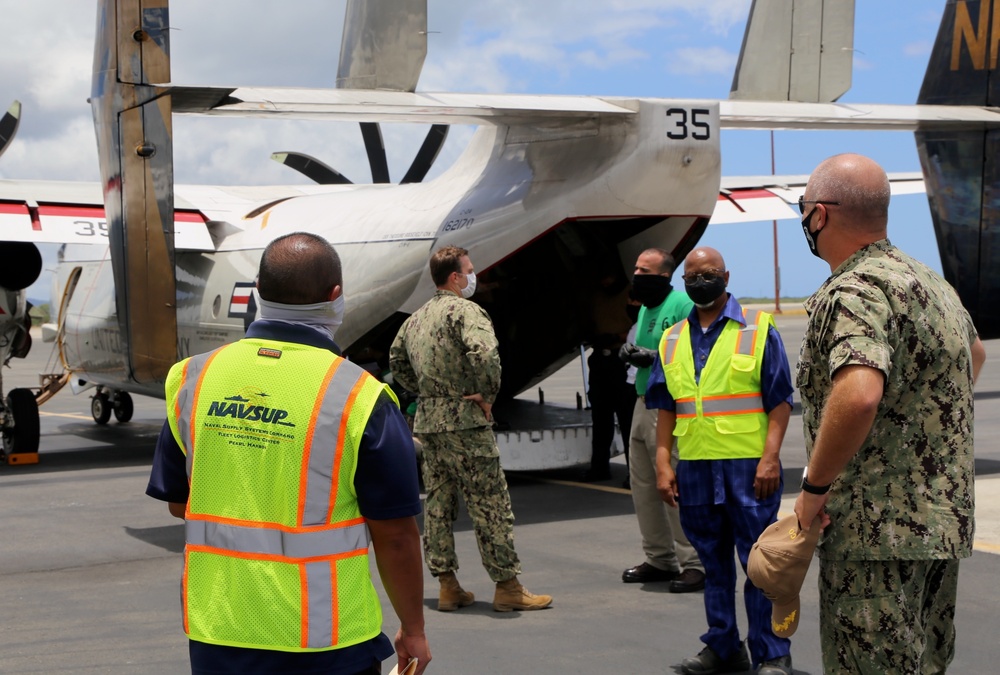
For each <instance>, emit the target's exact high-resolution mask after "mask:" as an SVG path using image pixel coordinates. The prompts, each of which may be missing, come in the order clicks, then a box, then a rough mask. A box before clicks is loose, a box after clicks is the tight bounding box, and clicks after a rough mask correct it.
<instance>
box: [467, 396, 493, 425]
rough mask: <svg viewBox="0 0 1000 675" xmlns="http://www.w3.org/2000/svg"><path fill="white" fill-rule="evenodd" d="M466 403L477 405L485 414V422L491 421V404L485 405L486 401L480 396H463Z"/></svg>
mask: <svg viewBox="0 0 1000 675" xmlns="http://www.w3.org/2000/svg"><path fill="white" fill-rule="evenodd" d="M462 398H464V399H465V400H466V401H472V402H473V403H475V404H476V405H478V406H479V407H480V408H481V409H482V411H483V412H484V413H486V421H487V422H492V421H493V404H492V403H487V402H486V399H484V398H483V395H482V394H469V395H468V396H463V397H462Z"/></svg>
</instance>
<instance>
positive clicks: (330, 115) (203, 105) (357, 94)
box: [169, 87, 1000, 131]
mask: <svg viewBox="0 0 1000 675" xmlns="http://www.w3.org/2000/svg"><path fill="white" fill-rule="evenodd" d="M169 91H170V93H171V94H172V98H173V106H174V107H173V110H174V112H175V113H182V114H204V115H226V116H236V117H259V116H264V117H268V116H271V117H287V118H295V119H338V120H343V121H356V122H357V121H368V122H416V123H421V124H431V123H444V124H516V123H522V124H523V123H531V124H538V125H545V124H546V123H555V122H558V123H560V124H566V123H569V122H572V121H574V120H576V121H585V120H592V119H594V118H595V117H599V116H608V115H610V116H614V115H627V114H632V113H634V112H635V105H636V103H635V99H626V98H598V97H593V96H550V95H518V94H446V93H441V94H429V93H413V92H406V91H373V90H357V89H300V88H291V87H287V88H285V87H222V88H218V87H172V88H170V90H169ZM720 121H721V124H722V127H723V128H729V129H852V130H870V131H915V130H918V129H921V130H933V129H953V130H954V129H983V128H987V127H990V128H994V127H1000V111H998V110H997V109H996V108H990V107H986V106H958V105H873V104H864V103H799V102H790V101H744V100H727V101H720Z"/></svg>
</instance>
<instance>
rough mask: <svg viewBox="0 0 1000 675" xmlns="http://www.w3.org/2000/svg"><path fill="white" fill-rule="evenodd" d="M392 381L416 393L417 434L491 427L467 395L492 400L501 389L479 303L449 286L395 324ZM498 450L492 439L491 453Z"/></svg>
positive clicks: (490, 328) (488, 325)
mask: <svg viewBox="0 0 1000 675" xmlns="http://www.w3.org/2000/svg"><path fill="white" fill-rule="evenodd" d="M389 368H390V369H391V370H392V374H393V377H394V378H395V380H396V382H398V383H399V384H400V385H402V386H403V387H404V388H405V389H407V390H409V391H411V392H413V393H415V394H417V395H418V396H419V399H418V401H417V414H416V416H415V418H414V420H413V431H414V433H416V434H421V433H436V432H441V431H454V430H456V429H474V428H477V427H489V426H491V423H490V421H489V420H488V419H486V414H485V413H484V412H483V411H482V409H481V408H480V407H479V406H478V405H477V404H476V403H474V402H473V401H467V400H465V399H463V398H462V397H463V396H467V395H469V394H482V396H483V398H484V399H485V400H486V401H487V402H488V403H493V400H494V399H495V398H496V395H497V392H498V391H500V354H499V352H498V351H497V338H496V334H495V333H494V332H493V322H492V321H490V316H489V314H487V313H486V310H484V309H483V308H482V307H480V306H479V305H477V304H476V303H474V302H472V301H471V300H466V299H465V298H460V297H459V296H457V295H455V294H454V293H451V292H449V291H442V290H438V291H437V292H436V293H435V294H434V297H432V298H431V299H430V300H428V301H427V303H426V304H425V305H424V306H423V307H421V308H420V309H418V310H417V311H416V312H414V313H413V315H412V316H410V318H408V319H407V320H406V321H405V322H404V323H403V326H402V327H401V328H400V329H399V333H398V334H397V335H396V339H395V340H394V341H393V343H392V347H391V348H390V349H389ZM491 454H493V455H498V454H499V453H498V451H497V449H496V444H495V443H494V445H493V450H492V452H491Z"/></svg>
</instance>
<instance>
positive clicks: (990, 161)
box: [0, 0, 1000, 469]
mask: <svg viewBox="0 0 1000 675" xmlns="http://www.w3.org/2000/svg"><path fill="white" fill-rule="evenodd" d="M995 3H996V4H998V5H1000V0H995ZM998 11H1000V9H998V8H995V7H994V0H982V1H980V0H949V1H948V2H947V4H946V7H945V14H944V18H943V20H942V24H941V29H940V33H939V37H938V41H937V44H936V46H935V49H934V53H933V55H932V57H931V62H930V66H929V67H928V71H927V75H926V78H925V81H924V86H923V89H922V91H921V94H920V99H919V103H920V104H919V105H916V106H883V105H860V104H851V105H842V104H836V103H834V101H836V100H837V99H838V98H839V97H840V96H841V94H843V93H844V92H845V91H846V90H847V88H848V87H849V86H850V77H851V59H852V52H851V46H852V44H853V0H818V1H817V0H810V1H809V2H805V1H804V0H793V1H792V2H789V1H788V0H780V1H779V0H755V2H754V3H753V6H752V8H751V15H750V19H749V21H748V24H747V29H746V34H745V36H744V43H743V48H742V52H741V56H740V63H739V65H738V67H737V72H736V77H735V79H734V82H733V89H732V94H731V97H730V100H728V101H713V100H671V99H629V98H598V97H574V96H538V95H531V96H518V95H490V94H451V93H435V94H429V93H417V92H415V86H416V82H417V78H418V76H419V73H420V68H421V64H422V62H423V55H424V53H425V51H426V32H427V26H426V2H425V0H368V1H367V2H363V1H360V0H359V1H354V0H349V2H348V7H347V18H346V21H345V25H344V38H343V42H342V47H341V60H340V68H339V71H338V79H337V85H338V86H337V88H335V89H328V90H303V89H290V88H263V87H225V88H219V87H184V86H178V85H175V84H172V83H171V78H170V51H169V28H170V27H169V24H168V0H100V2H99V9H98V32H97V44H96V49H95V59H94V79H93V90H92V96H91V103H92V107H93V112H94V119H95V125H96V128H97V138H98V146H99V152H100V156H101V165H102V167H101V168H102V185H101V186H97V185H83V184H75V183H52V182H29V181H0V241H2V243H0V268H2V269H4V270H6V269H8V268H10V269H15V268H17V269H21V268H22V267H25V268H28V269H27V270H26V271H24V272H23V274H22V277H23V278H16V279H12V280H10V281H4V280H3V279H0V283H4V284H9V285H7V286H5V288H6V289H7V290H8V291H9V292H11V293H13V294H14V295H18V293H19V289H20V288H23V287H25V286H26V285H28V284H30V283H31V281H28V283H27V284H25V283H24V282H25V281H27V277H29V276H31V270H32V269H33V266H29V265H28V264H27V261H28V259H29V258H31V255H30V254H28V253H26V252H25V247H26V246H27V247H31V248H33V244H34V243H37V242H55V243H60V242H61V243H64V244H65V246H64V247H63V248H62V249H61V252H60V261H59V268H58V272H57V275H56V278H55V284H56V287H57V289H58V292H57V294H56V295H54V296H53V297H58V298H59V299H60V300H59V312H58V315H57V322H56V324H54V325H53V326H51V327H49V329H48V331H47V332H48V336H49V337H51V338H52V339H54V340H55V341H56V343H57V345H58V349H59V352H60V355H61V358H62V363H63V365H64V368H65V372H66V373H67V376H65V378H64V379H68V380H69V382H70V383H71V385H73V388H74V390H75V391H82V390H84V389H88V388H92V389H93V391H94V394H93V397H92V401H91V412H92V414H93V417H94V419H95V421H97V422H99V423H105V422H107V421H108V419H109V418H110V416H111V415H112V414H114V415H115V416H116V417H117V419H118V420H119V421H126V420H127V419H128V418H129V417H131V414H132V405H131V399H130V397H129V392H133V393H141V394H148V395H152V396H160V397H162V395H163V379H164V377H165V375H166V371H167V369H168V368H169V366H170V365H171V364H172V363H174V362H175V361H176V360H177V358H178V357H185V356H188V355H190V354H193V353H198V352H201V351H206V350H210V349H213V348H215V347H217V346H219V345H221V344H224V343H226V342H230V341H232V340H235V339H238V338H240V337H241V336H242V335H243V332H244V329H245V325H246V323H247V322H248V321H249V320H250V319H252V317H253V314H254V312H255V303H254V299H253V293H252V287H253V281H254V276H255V273H256V268H257V263H258V261H259V258H260V254H261V251H262V250H263V248H264V246H266V244H267V243H268V242H269V241H271V240H272V239H274V238H275V237H277V236H280V235H282V234H285V233H288V232H292V231H298V230H308V231H311V232H315V233H317V234H321V235H323V236H324V237H326V238H327V239H328V240H329V241H330V242H331V243H332V244H334V246H336V247H337V249H338V250H339V251H340V253H341V256H342V257H343V260H344V272H345V288H347V289H349V292H348V294H347V313H346V317H345V322H344V325H343V327H342V328H341V330H340V332H339V333H338V341H340V342H341V345H342V346H343V347H344V348H345V351H346V354H347V355H348V356H349V357H350V358H352V359H353V360H356V361H359V362H366V363H373V364H376V365H375V366H374V367H377V366H378V365H379V364H381V365H384V362H385V358H384V357H385V353H386V351H387V347H388V344H389V343H390V342H391V340H392V338H393V337H394V335H395V333H396V330H397V329H398V327H399V326H400V324H401V323H402V321H403V320H404V319H405V317H406V316H407V315H408V314H409V313H410V312H412V311H414V310H415V309H416V308H417V307H419V306H420V305H421V304H422V303H423V302H425V301H426V300H427V298H428V297H429V296H430V295H431V293H432V292H433V284H432V283H431V280H430V278H429V273H428V271H427V265H426V263H427V259H428V257H429V255H430V253H431V251H432V250H434V249H436V248H438V247H440V246H443V245H447V244H456V245H460V246H463V247H465V248H467V249H469V250H470V253H471V255H472V257H473V259H474V260H475V261H476V265H477V268H478V269H479V270H482V272H481V274H480V278H481V287H482V288H483V289H484V290H483V291H482V292H480V293H479V294H477V296H476V298H475V299H476V300H477V301H478V302H480V303H481V304H482V305H483V306H484V307H485V308H486V309H487V310H488V311H489V313H490V315H491V316H492V317H493V320H494V322H495V325H496V329H497V333H498V336H499V338H500V345H501V347H500V349H501V356H502V358H503V363H504V378H503V389H502V392H501V398H502V399H503V400H509V399H511V398H512V397H513V396H514V395H515V394H517V393H519V392H521V391H524V390H525V389H526V388H528V387H530V386H532V385H533V384H534V383H536V382H538V381H540V380H541V379H543V378H544V377H545V376H547V375H548V374H550V373H551V372H553V371H554V370H555V369H556V368H558V367H560V366H561V365H563V364H564V363H566V362H567V361H568V360H570V359H571V358H572V357H573V356H575V354H576V353H577V349H578V345H579V344H581V343H582V342H584V341H586V340H588V339H589V338H590V337H592V336H593V335H594V334H596V333H597V332H598V331H599V330H606V329H607V326H608V324H609V322H610V324H615V323H619V324H624V323H626V322H627V319H626V318H625V316H624V313H622V316H621V317H607V316H597V315H595V309H594V308H595V307H601V306H607V303H606V302H601V301H602V300H607V299H608V296H609V295H618V296H621V297H620V299H623V295H624V293H625V288H626V286H627V282H628V274H627V270H628V269H630V265H631V262H632V261H633V260H634V259H635V257H636V255H637V254H638V252H639V251H641V250H642V249H643V248H645V247H646V246H647V245H649V244H650V243H651V242H656V243H657V245H659V246H663V247H665V248H667V249H670V250H672V251H673V253H674V255H675V256H676V257H677V258H678V259H680V258H682V257H683V256H684V255H686V254H687V252H688V251H690V250H691V248H693V247H694V245H695V244H696V242H697V241H698V239H699V237H700V236H701V234H702V233H703V232H704V230H705V227H706V226H707V224H708V222H709V219H710V218H711V217H712V216H713V213H714V214H715V220H716V221H718V222H736V221H751V220H770V219H773V218H778V217H780V218H787V217H789V216H790V215H791V213H792V211H791V209H790V204H793V203H794V202H795V201H796V200H797V199H798V197H799V195H800V194H801V192H802V190H803V188H804V177H799V178H798V179H789V178H784V179H783V178H781V177H778V178H771V179H769V181H763V180H760V181H753V182H750V181H735V182H730V181H726V182H723V181H722V178H721V175H720V173H721V172H720V144H719V132H720V129H721V128H723V127H729V128H783V129H815V128H845V129H847V128H850V129H866V130H913V131H916V132H917V141H918V145H919V147H920V156H921V161H922V165H923V168H924V177H925V180H926V186H927V191H928V194H929V197H930V204H931V209H932V211H933V214H934V222H935V229H936V231H937V234H938V239H939V244H940V246H941V250H942V257H943V261H944V269H945V273H946V276H947V277H948V279H949V281H951V282H952V283H953V284H955V285H956V287H957V288H958V289H959V291H960V292H961V293H962V297H963V300H964V301H965V303H966V304H967V306H969V308H970V309H971V310H972V312H973V314H974V316H975V318H976V320H977V324H978V325H979V327H980V330H981V331H982V333H983V335H984V337H994V336H997V335H1000V312H998V311H997V310H996V309H995V307H994V306H991V305H989V304H988V303H983V304H982V305H980V303H979V298H980V297H988V295H987V293H988V292H989V291H992V290H994V289H993V286H994V285H996V283H997V281H996V279H997V275H996V274H995V272H994V273H993V275H992V276H991V274H990V270H991V269H997V268H996V267H993V268H991V267H990V265H992V264H993V263H994V261H993V259H992V257H991V256H996V255H997V254H996V253H994V252H993V251H995V250H997V247H996V246H994V245H993V243H994V239H995V238H996V236H995V235H994V231H995V228H996V225H995V223H996V222H997V212H996V209H997V203H996V199H997V198H996V192H995V186H996V185H997V183H998V173H997V169H996V167H995V162H996V158H997V152H996V150H997V143H996V138H997V136H996V134H997V131H996V129H997V128H998V126H1000V113H998V112H997V110H996V109H993V108H991V107H989V106H991V105H996V101H997V98H998V86H997V83H996V81H995V79H994V78H993V74H994V72H995V68H996V60H997V53H996V52H997V49H998V47H997V45H998V41H997V40H996V39H993V38H991V34H992V31H994V30H1000V28H998V29H994V27H993V26H994V24H996V23H998V22H996V21H991V20H990V16H991V12H992V13H993V14H992V15H996V13H997V12H998ZM174 114H205V115H219V116H258V117H261V116H262V117H283V118H288V117H294V118H304V119H336V120H343V121H357V122H360V123H362V130H363V134H364V137H365V141H366V148H367V149H368V154H369V160H370V162H371V164H372V167H373V176H374V177H375V181H376V183H375V184H371V185H355V184H352V183H350V181H348V180H346V179H344V178H343V177H342V176H340V175H339V173H338V172H336V171H335V170H333V169H330V168H329V167H326V166H324V165H322V163H321V162H319V161H318V160H315V159H314V158H311V157H308V156H306V155H301V154H298V153H285V154H282V155H281V156H280V157H278V159H279V160H280V161H283V162H284V163H286V164H288V165H289V166H291V167H293V168H298V169H299V170H301V171H302V172H303V173H305V174H306V175H308V176H310V177H312V178H314V179H315V180H316V181H317V184H316V185H313V186H294V187H287V186H281V187H252V188H248V187H243V188H240V187H207V186H176V189H175V186H174V184H173V167H172V163H173V162H172V158H173V153H172V139H171V120H172V116H173V115H174ZM380 122H416V123H423V124H428V123H429V124H433V125H434V126H433V127H432V128H431V132H430V133H429V134H428V137H427V140H426V141H425V143H424V146H423V147H422V148H421V151H420V152H419V153H418V156H417V158H416V159H415V160H414V163H413V165H412V166H411V169H410V171H408V172H407V177H406V178H404V181H403V182H401V183H400V184H389V183H387V182H385V181H387V180H388V176H387V172H385V171H383V169H382V167H383V166H384V163H385V157H384V151H383V150H381V139H380V132H379V128H378V123H380ZM450 124H474V125H478V130H477V131H476V133H475V135H474V136H473V138H472V140H471V142H470V143H469V146H468V147H467V149H466V150H465V152H464V154H462V156H461V157H460V158H459V159H458V160H457V161H456V162H455V163H454V165H453V166H452V167H451V168H450V169H448V170H447V171H445V172H444V173H443V174H442V175H440V176H438V177H437V178H435V179H434V180H431V181H427V182H421V180H422V178H423V177H424V175H425V174H426V173H427V168H428V167H429V165H430V163H431V162H432V161H433V159H434V156H435V155H436V154H437V150H439V149H440V144H441V142H442V141H443V137H444V134H445V131H446V128H447V127H446V125H450ZM380 181H381V182H380ZM914 183H917V184H918V186H917V188H916V189H922V188H921V187H920V185H919V183H920V181H919V180H906V179H900V180H897V181H894V189H898V190H900V191H911V190H913V189H914V187H913V185H914ZM102 192H103V194H102ZM95 243H97V244H99V245H94V244H95ZM22 263H25V264H22ZM19 273H20V272H19ZM35 274H36V275H37V272H35ZM608 278H611V279H612V280H613V283H611V284H610V285H609V284H608V283H607V280H608ZM541 288H545V289H546V292H545V293H544V294H541V293H539V292H538V289H541ZM552 297H558V298H560V299H561V302H558V303H552V302H550V298H552ZM18 302H22V305H18V306H23V294H21V295H20V300H18ZM618 304H619V306H621V305H623V302H620V303H618ZM22 316H23V315H22ZM15 324H16V322H14V323H12V324H8V328H9V327H10V326H11V325H14V326H15V327H14V328H11V329H10V330H13V331H17V330H20V331H23V323H22V326H21V327H17V326H16V325H15ZM4 326H5V324H4V323H3V317H0V331H2V330H5V328H4ZM4 335H7V333H4ZM4 344H6V342H5V343H4ZM12 344H13V343H12ZM21 350H22V351H23V346H22V348H21ZM12 355H13V356H16V355H17V351H16V350H10V349H9V348H8V347H6V346H4V347H3V351H2V353H0V357H2V358H3V360H4V362H6V361H7V360H8V359H9V358H10V356H12ZM57 381H59V378H56V377H52V378H50V380H49V382H50V383H52V386H50V387H44V386H43V388H42V392H43V393H42V394H40V395H41V396H44V395H49V394H50V393H51V389H53V388H54V386H56V384H55V383H56V382H57ZM24 391H27V390H17V389H15V390H14V391H12V392H10V395H9V396H7V397H6V399H4V401H5V403H4V404H3V406H0V421H2V423H3V424H2V426H3V439H4V449H5V451H6V452H8V453H10V452H29V453H30V452H35V451H37V447H38V413H37V407H35V405H34V403H35V400H34V396H32V397H28V396H27V395H26V394H25V393H23V392H24ZM29 398H30V401H29ZM535 440H538V438H537V437H534V436H533V435H531V434H529V436H528V441H529V443H530V441H535ZM570 445H572V446H573V447H569V446H570ZM588 456H589V442H587V443H583V444H581V443H576V444H575V445H574V444H572V443H568V444H567V443H562V444H560V443H559V442H558V439H554V438H552V439H546V442H545V443H536V444H534V453H519V454H518V455H517V461H514V462H511V461H510V458H509V457H507V458H505V460H504V465H505V468H524V469H536V468H555V467H557V466H569V465H573V464H578V463H581V462H583V461H586V459H587V457H588Z"/></svg>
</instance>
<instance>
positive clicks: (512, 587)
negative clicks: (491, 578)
mask: <svg viewBox="0 0 1000 675" xmlns="http://www.w3.org/2000/svg"><path fill="white" fill-rule="evenodd" d="M551 604H552V596H551V595H535V594H534V593H532V592H531V591H529V590H528V589H527V588H525V587H524V586H522V585H521V582H520V581H518V580H517V577H514V578H513V579H508V580H507V581H501V582H499V583H498V584H497V592H496V593H495V594H494V595H493V609H494V611H497V612H509V611H511V610H513V609H545V608H546V607H548V606H549V605H551Z"/></svg>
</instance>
